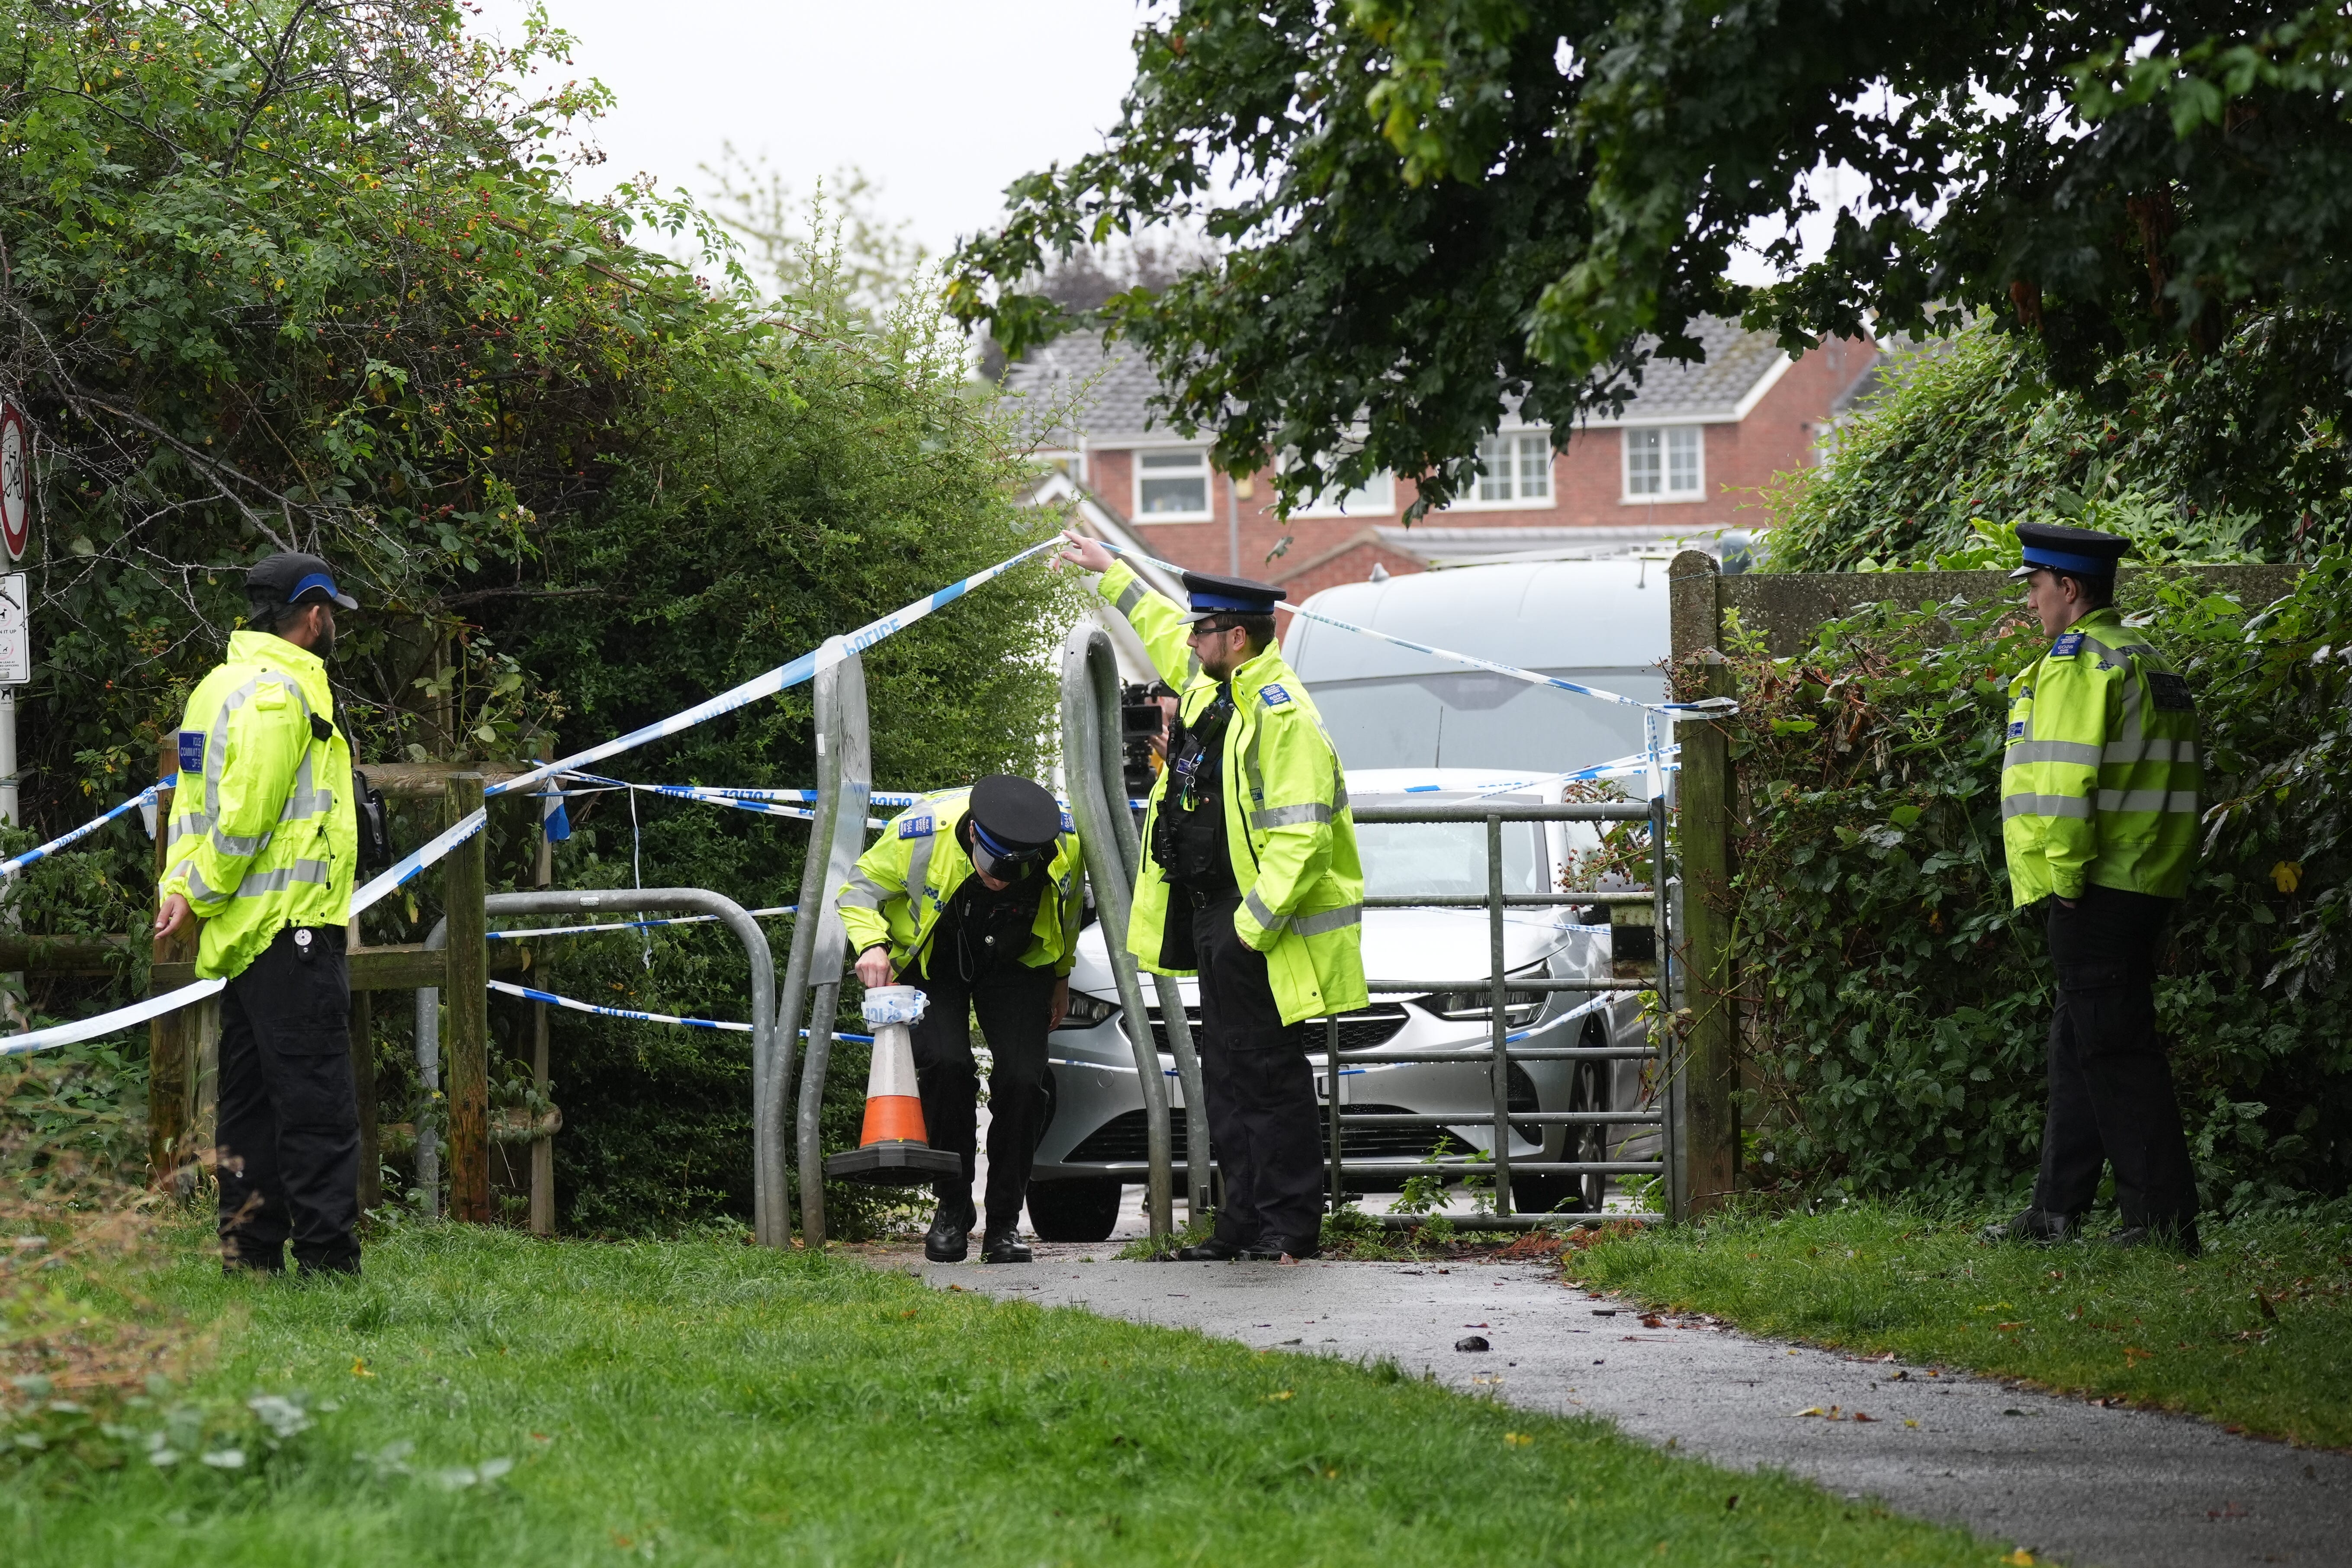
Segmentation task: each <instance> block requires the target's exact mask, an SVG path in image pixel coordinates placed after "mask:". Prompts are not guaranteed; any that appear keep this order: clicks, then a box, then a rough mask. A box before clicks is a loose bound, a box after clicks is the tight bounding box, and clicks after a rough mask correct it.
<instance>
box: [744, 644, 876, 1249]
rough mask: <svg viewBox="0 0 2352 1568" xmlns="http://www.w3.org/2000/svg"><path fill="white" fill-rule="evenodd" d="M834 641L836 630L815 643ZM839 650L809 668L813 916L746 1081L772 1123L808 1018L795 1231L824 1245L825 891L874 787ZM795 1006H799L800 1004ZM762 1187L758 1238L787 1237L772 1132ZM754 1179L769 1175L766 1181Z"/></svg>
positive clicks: (828, 946)
mask: <svg viewBox="0 0 2352 1568" xmlns="http://www.w3.org/2000/svg"><path fill="white" fill-rule="evenodd" d="M835 643H841V639H840V638H838V637H835V638H833V639H831V640H830V641H829V642H827V644H826V645H825V646H826V647H828V648H831V647H833V645H834V644H835ZM839 652H840V653H841V657H840V658H838V659H836V660H835V661H834V662H832V663H830V664H826V663H823V662H821V663H820V664H819V667H818V669H817V673H816V682H815V684H816V776H817V784H816V803H815V808H814V813H813V814H812V816H810V819H809V847H808V858H807V860H806V861H805V862H804V863H803V867H802V870H801V896H800V903H799V907H800V908H801V909H802V910H806V911H812V912H814V915H815V916H816V918H815V919H814V920H810V919H808V918H806V917H805V915H802V916H795V917H794V918H793V945H792V952H791V955H790V957H789V958H787V960H786V961H785V965H784V986H783V990H782V993H781V994H779V995H778V996H777V998H776V1020H775V1038H776V1039H778V1040H779V1041H781V1042H782V1049H781V1051H780V1052H779V1053H778V1056H777V1061H776V1069H775V1071H774V1073H773V1075H772V1077H771V1078H769V1079H766V1080H764V1081H763V1082H761V1083H759V1084H757V1085H756V1086H755V1089H754V1092H755V1093H756V1094H757V1095H758V1097H759V1098H758V1111H757V1114H758V1117H759V1118H761V1119H765V1120H766V1121H767V1122H768V1123H769V1124H770V1125H772V1126H774V1127H777V1128H779V1129H780V1128H781V1126H782V1118H783V1109H784V1103H785V1097H786V1096H787V1095H788V1094H790V1093H791V1092H792V1086H793V1052H794V1050H795V1049H796V1048H797V1047H798V1046H799V1045H800V1037H801V1020H802V1019H803V1017H806V1018H807V1019H808V1020H809V1030H808V1058H807V1059H806V1061H805V1062H803V1064H802V1066H801V1072H800V1101H799V1107H798V1113H797V1116H796V1119H795V1122H794V1128H793V1131H794V1139H793V1142H794V1147H795V1150H796V1152H797V1155H798V1162H799V1165H800V1177H801V1241H802V1245H803V1246H806V1247H823V1246H824V1151H823V1150H822V1149H821V1148H819V1147H818V1117H819V1115H820V1114H821V1113H822V1111H823V1110H824V1074H825V1068H827V1067H829V1066H830V1065H831V1064H832V1061H833V1026H834V1014H835V1010H836V1008H837V1007H838V1005H839V1004H840V1001H841V974H842V968H843V965H844V963H845V961H846V959H847V958H848V948H849V937H848V934H847V933H846V932H845V931H843V930H842V926H841V913H840V910H838V909H836V908H835V899H836V897H837V896H838V895H839V893H840V891H841V886H842V884H843V883H844V882H846V881H848V880H849V874H850V872H851V871H853V870H854V869H856V865H857V857H858V855H859V854H860V853H861V852H862V851H863V850H864V848H865V847H866V803H867V801H868V799H869V798H870V797H871V796H872V795H873V793H874V778H873V774H874V766H873V746H872V742H871V739H870V735H871V731H870V729H869V727H868V725H867V722H866V666H865V663H864V661H863V660H861V659H860V658H859V657H858V656H857V655H856V653H854V652H850V651H848V645H847V644H846V643H842V646H841V648H840V650H839ZM812 986H814V990H815V995H814V999H812V998H811V997H810V995H809V992H810V989H811V987H812ZM804 1006H805V1008H806V1011H805V1012H803V1007H804ZM761 1150H762V1151H763V1158H772V1162H773V1163H772V1165H769V1164H762V1165H761V1167H760V1175H761V1180H762V1183H763V1186H762V1189H761V1190H762V1191H772V1192H773V1194H774V1195H775V1202H774V1203H773V1205H770V1206H761V1207H760V1208H759V1209H758V1211H757V1213H756V1215H754V1219H753V1229H754V1230H755V1231H756V1232H757V1234H758V1237H759V1241H760V1245H761V1246H762V1247H789V1246H791V1245H792V1239H793V1237H792V1229H793V1222H792V1216H791V1215H790V1213H789V1212H787V1206H786V1205H785V1202H784V1193H785V1190H786V1188H785V1184H784V1152H783V1143H782V1139H781V1138H776V1139H772V1140H771V1141H768V1142H762V1143H761ZM766 1184H772V1186H769V1185H766Z"/></svg>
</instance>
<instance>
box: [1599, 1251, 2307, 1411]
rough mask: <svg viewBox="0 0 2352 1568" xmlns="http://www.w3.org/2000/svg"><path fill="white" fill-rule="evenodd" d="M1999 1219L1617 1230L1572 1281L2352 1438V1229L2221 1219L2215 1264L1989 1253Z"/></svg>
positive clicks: (2138, 1255)
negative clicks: (1988, 1225)
mask: <svg viewBox="0 0 2352 1568" xmlns="http://www.w3.org/2000/svg"><path fill="white" fill-rule="evenodd" d="M1990 1217H1992V1216H1990V1215H1923V1214H1921V1213H1919V1212H1917V1211H1916V1210H1907V1209H1905V1208H1901V1207H1895V1206H1887V1205H1875V1204H1853V1205H1846V1206H1845V1207H1843V1208H1839V1209H1835V1210H1832V1211H1831V1212H1828V1213H1825V1214H1818V1215H1782V1216H1769V1215H1755V1214H1749V1215H1737V1214H1735V1215H1727V1216H1719V1217H1717V1218H1714V1219H1710V1220H1709V1221H1707V1222H1706V1224H1705V1225H1702V1226H1683V1227H1680V1228H1677V1229H1672V1230H1660V1231H1658V1232H1656V1233H1654V1234H1645V1233H1631V1232H1625V1233H1617V1234H1611V1235H1606V1236H1603V1237H1601V1238H1599V1239H1597V1240H1595V1241H1594V1242H1593V1243H1592V1244H1591V1245H1590V1246H1588V1247H1580V1248H1577V1249H1574V1250H1571V1251H1570V1253H1568V1254H1567V1255H1566V1267H1567V1268H1568V1271H1569V1274H1570V1278H1572V1279H1577V1280H1579V1281H1580V1282H1582V1283H1584V1284H1587V1285H1591V1286H1593V1287H1595V1288H1597V1289H1609V1290H1615V1291H1622V1292H1623V1293H1624V1294H1626V1295H1629V1296H1632V1297H1633V1298H1635V1299H1636V1300H1641V1301H1643V1302H1645V1303H1647V1304H1649V1305H1652V1306H1656V1307H1665V1308H1671V1309H1675V1310H1685V1311H1699V1312H1707V1313H1711V1314H1713V1315H1715V1316H1717V1317H1721V1318H1726V1319H1728V1320H1730V1321H1732V1322H1735V1323H1737V1324H1738V1325H1739V1326H1740V1327H1741V1328H1743V1329H1747V1330H1750V1331H1754V1332H1756V1333H1759V1334H1776V1335H1782V1336H1786V1337H1790V1338H1794V1339H1802V1340H1810V1341H1811V1342H1815V1343H1818V1344H1824V1345H1834V1346H1838V1347H1841V1348H1843V1349H1849V1350H1857V1351H1869V1352H1886V1351H1892V1352H1895V1353H1896V1354H1898V1355H1900V1356H1903V1357H1904V1358H1905V1359H1906V1360H1909V1361H1914V1362H1921V1363H1940V1364H1943V1365H1947V1366H1957V1367H1965V1368H1968V1369H1969V1370H1970V1371H1974V1372H1980V1373H1991V1374H1993V1375H1995V1376H2000V1377H2013V1378H2019V1379H2022V1380H2025V1381H2028V1382H2031V1383H2033V1384H2040V1385H2042V1386H2044V1387H2048V1388H2052V1389H2055V1390H2058V1391H2060V1392H2062V1393H2068V1394H2084V1395H2087V1396H2094V1397H2105V1398H2116V1399H2121V1400H2126V1401H2129V1402H2131V1403H2133V1404H2136V1405H2149V1406H2153V1407H2157V1408H2161V1409H2166V1410H2177V1411H2186V1412H2189V1413H2193V1414H2195V1415H2203V1416H2207V1417H2210V1419H2212V1420H2214V1421H2217V1422H2220V1423H2221V1424H2222V1425H2224V1426H2227V1427H2229V1428H2230V1429H2231V1430H2232V1431H2244V1432H2250V1433H2255V1434H2259V1435H2262V1436H2274V1437H2284V1438H2287V1439H2290V1440H2292V1441H2294V1442H2296V1443H2300V1444H2305V1445H2313V1446H2319V1447H2352V1223H2347V1221H2346V1220H2345V1219H2341V1218H2336V1219H2326V1220H2319V1219H2262V1220H2238V1221H2233V1222H2231V1223H2229V1224H2225V1225H2215V1226H2209V1227H2207V1228H2206V1229H2205V1232H2204V1240H2205V1247H2206V1251H2205V1256H2204V1257H2203V1258H2199V1259H2198V1260H2196V1261H2195V1262H2185V1261H2183V1260H2182V1259H2181V1258H2178V1257H2177V1256H2174V1255H2172V1254H2169V1253H2165V1252H2160V1251H2153V1250H2145V1249H2141V1250H2129V1251H2122V1250H2116V1249H2114V1248H2109V1247H2102V1246H2101V1245H2099V1244H2098V1243H2097V1242H2095V1241H2090V1242H2077V1243H2072V1244H2069V1245H2066V1246H2063V1247H2046V1248H2045V1247H2014V1246H2000V1247H1995V1246H1989V1245H1987V1244H1985V1243H1983V1242H1980V1241H1979V1240H1978V1239H1977V1238H1976V1232H1977V1228H1978V1226H1980V1225H1982V1224H1983V1223H1985V1221H1986V1220H1987V1219H1989V1218H1990Z"/></svg>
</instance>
